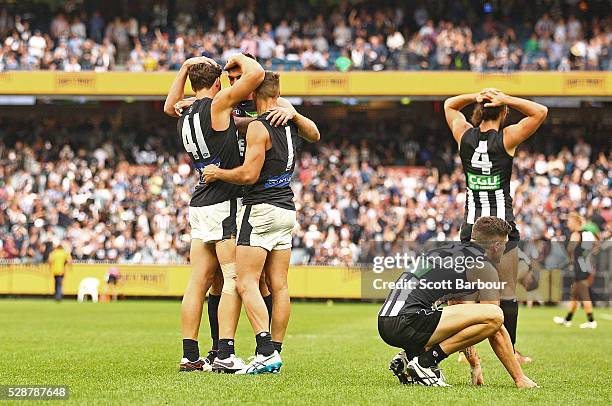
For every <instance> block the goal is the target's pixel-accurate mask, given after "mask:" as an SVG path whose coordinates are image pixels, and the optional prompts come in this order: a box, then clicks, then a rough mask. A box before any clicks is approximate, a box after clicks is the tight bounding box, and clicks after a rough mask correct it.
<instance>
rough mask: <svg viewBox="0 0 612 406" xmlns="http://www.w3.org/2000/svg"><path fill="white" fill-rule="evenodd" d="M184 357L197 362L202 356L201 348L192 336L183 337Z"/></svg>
mask: <svg viewBox="0 0 612 406" xmlns="http://www.w3.org/2000/svg"><path fill="white" fill-rule="evenodd" d="M183 358H187V359H188V360H189V361H191V362H195V361H197V360H198V358H200V348H199V347H198V342H197V341H196V340H192V339H190V338H183Z"/></svg>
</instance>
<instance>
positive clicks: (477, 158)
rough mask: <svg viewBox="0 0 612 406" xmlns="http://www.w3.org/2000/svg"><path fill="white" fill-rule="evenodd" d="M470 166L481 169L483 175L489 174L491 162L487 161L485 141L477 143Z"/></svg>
mask: <svg viewBox="0 0 612 406" xmlns="http://www.w3.org/2000/svg"><path fill="white" fill-rule="evenodd" d="M472 166H473V167H474V168H478V169H480V170H481V171H482V174H483V175H490V174H491V168H492V167H493V164H492V163H491V161H489V154H488V151H487V141H486V140H482V141H480V142H479V143H478V148H476V149H475V150H474V155H472Z"/></svg>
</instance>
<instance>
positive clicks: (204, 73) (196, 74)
mask: <svg viewBox="0 0 612 406" xmlns="http://www.w3.org/2000/svg"><path fill="white" fill-rule="evenodd" d="M187 74H188V75H189V81H190V82H191V88H192V89H193V91H194V92H197V91H198V90H202V89H210V88H211V87H212V85H214V84H215V81H216V80H217V78H219V77H220V76H221V67H220V66H219V65H209V64H206V63H198V64H196V65H191V66H190V67H189V68H188V69H187Z"/></svg>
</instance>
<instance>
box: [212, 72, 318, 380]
mask: <svg viewBox="0 0 612 406" xmlns="http://www.w3.org/2000/svg"><path fill="white" fill-rule="evenodd" d="M241 80H242V79H241ZM279 96H280V81H279V75H278V74H276V73H273V72H266V74H265V77H264V80H263V82H262V83H261V84H260V85H259V87H258V88H257V89H256V90H255V94H254V100H255V105H256V106H257V113H258V114H259V116H258V117H257V119H256V120H254V121H253V122H251V123H250V124H249V127H248V130H247V135H246V143H247V146H246V153H245V158H244V164H242V166H239V167H237V168H234V169H221V168H219V167H217V166H216V165H208V166H206V167H205V168H204V179H205V181H206V182H207V183H210V182H214V181H223V182H228V183H234V184H239V185H251V186H249V187H248V188H247V189H246V191H245V194H244V198H243V201H242V204H243V206H242V207H241V209H240V212H239V214H238V240H237V245H238V246H237V248H236V287H237V289H238V293H239V295H240V297H241V298H242V302H243V303H244V307H245V309H246V313H247V316H248V318H249V321H250V322H251V326H252V327H253V331H254V333H255V340H256V343H257V347H256V350H255V352H256V356H255V358H254V359H253V360H252V361H251V362H250V363H249V364H248V365H246V366H245V367H244V368H243V369H241V370H239V371H238V372H236V373H237V374H260V373H266V372H278V371H279V370H280V367H281V366H282V360H281V357H280V355H279V353H280V350H281V348H282V341H283V338H284V336H285V331H286V329H287V324H288V323H289V313H290V302H289V291H288V287H287V272H288V269H289V259H290V256H291V240H292V231H293V228H294V226H295V222H296V214H295V205H294V203H293V191H292V190H291V186H290V181H291V177H292V175H293V170H294V168H295V158H296V142H297V135H298V132H299V135H300V136H302V137H303V138H304V139H306V140H307V141H309V142H316V141H318V140H319V138H320V135H319V130H318V129H317V126H316V125H315V124H314V123H313V122H312V121H311V120H309V119H308V118H306V117H304V116H301V115H300V114H298V113H297V112H296V113H295V115H294V116H293V117H292V119H291V120H290V121H289V122H288V123H287V124H286V125H285V126H279V127H274V126H272V125H271V124H270V123H269V122H268V120H267V117H268V115H269V114H271V112H273V111H274V110H275V109H277V108H278V98H279ZM262 272H265V275H266V282H267V283H268V285H269V286H270V290H271V292H272V300H273V307H272V309H273V310H272V335H271V334H270V322H269V320H268V311H267V309H266V306H265V304H264V301H263V299H262V296H261V293H260V291H259V279H260V276H261V273H262ZM221 338H222V339H223V337H221Z"/></svg>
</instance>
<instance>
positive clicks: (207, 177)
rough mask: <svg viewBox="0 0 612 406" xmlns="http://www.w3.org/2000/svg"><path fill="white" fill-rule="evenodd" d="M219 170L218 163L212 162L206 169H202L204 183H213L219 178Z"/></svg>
mask: <svg viewBox="0 0 612 406" xmlns="http://www.w3.org/2000/svg"><path fill="white" fill-rule="evenodd" d="M218 172H219V167H218V166H217V165H214V164H211V165H206V167H204V170H203V171H202V177H203V178H204V183H211V182H214V181H216V180H217V173H218Z"/></svg>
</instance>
